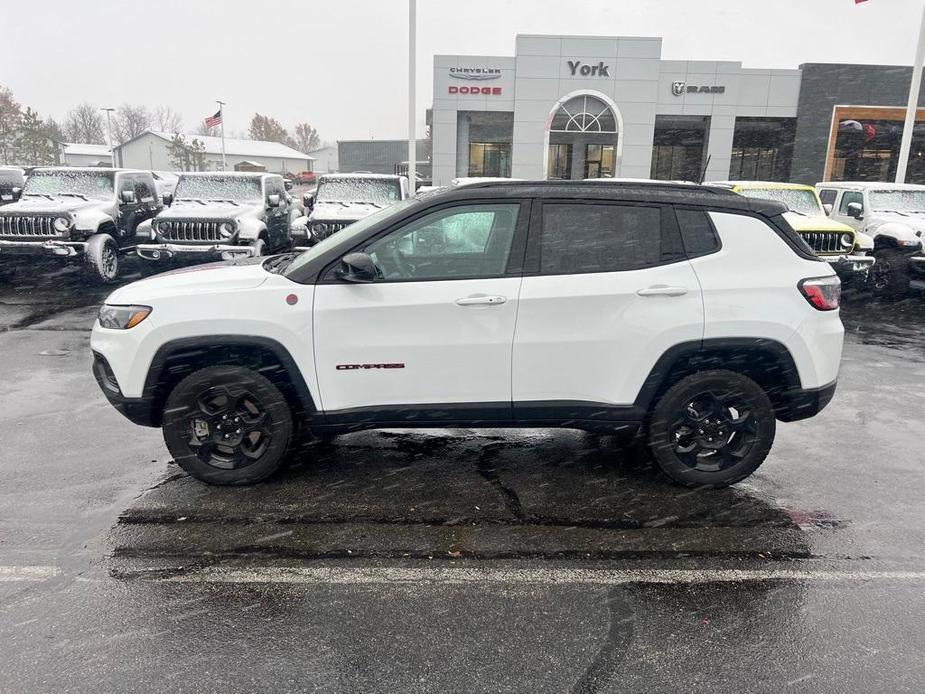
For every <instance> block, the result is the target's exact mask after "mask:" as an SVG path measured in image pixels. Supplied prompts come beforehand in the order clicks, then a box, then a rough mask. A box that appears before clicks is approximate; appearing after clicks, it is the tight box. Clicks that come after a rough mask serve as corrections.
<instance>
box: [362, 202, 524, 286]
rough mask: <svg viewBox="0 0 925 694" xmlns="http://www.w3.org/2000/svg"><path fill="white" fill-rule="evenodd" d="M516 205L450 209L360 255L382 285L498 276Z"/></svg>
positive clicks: (514, 223)
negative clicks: (367, 257)
mask: <svg viewBox="0 0 925 694" xmlns="http://www.w3.org/2000/svg"><path fill="white" fill-rule="evenodd" d="M519 208H520V206H519V204H510V203H508V204H498V205H491V204H489V205H466V206H461V207H451V208H449V209H445V210H440V211H437V212H434V213H432V214H429V215H426V216H424V217H422V218H420V219H417V220H415V221H413V222H411V223H409V224H407V225H405V226H403V227H401V228H399V229H397V230H395V231H393V232H391V233H390V234H388V235H386V236H385V237H383V238H380V239H377V240H376V241H374V242H373V243H371V244H370V245H368V246H367V247H366V248H365V249H364V250H365V252H366V253H368V254H369V255H370V256H371V257H372V259H373V262H374V263H375V265H376V268H377V271H378V275H379V276H380V278H381V279H383V280H386V281H403V280H442V279H455V278H477V277H497V276H500V275H503V274H504V270H505V268H506V267H507V261H508V257H509V256H510V253H511V243H512V241H513V239H514V229H515V228H516V226H517V213H518V210H519Z"/></svg>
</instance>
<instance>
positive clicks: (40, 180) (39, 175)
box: [23, 171, 114, 200]
mask: <svg viewBox="0 0 925 694" xmlns="http://www.w3.org/2000/svg"><path fill="white" fill-rule="evenodd" d="M113 177H114V174H113V172H112V171H99V172H97V171H34V172H33V173H32V175H31V176H29V178H28V179H27V180H26V185H24V186H23V195H62V194H65V193H73V194H76V195H79V196H82V197H85V198H91V199H93V200H110V199H112V196H113Z"/></svg>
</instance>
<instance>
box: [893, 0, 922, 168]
mask: <svg viewBox="0 0 925 694" xmlns="http://www.w3.org/2000/svg"><path fill="white" fill-rule="evenodd" d="M923 61H925V5H923V7H922V24H921V26H920V27H919V43H918V46H917V47H916V49H915V63H913V64H912V84H910V85H909V101H908V103H907V104H906V122H905V125H903V137H902V141H901V142H900V145H899V160H898V162H897V165H896V182H897V183H905V182H906V168H907V167H908V166H909V150H910V149H912V129H913V128H914V127H915V112H916V109H917V108H918V105H919V87H920V86H921V84H922V62H923Z"/></svg>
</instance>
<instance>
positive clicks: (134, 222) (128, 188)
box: [116, 174, 141, 240]
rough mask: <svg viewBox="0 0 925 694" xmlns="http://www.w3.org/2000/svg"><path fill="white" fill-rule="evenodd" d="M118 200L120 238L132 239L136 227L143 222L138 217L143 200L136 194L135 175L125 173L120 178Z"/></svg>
mask: <svg viewBox="0 0 925 694" xmlns="http://www.w3.org/2000/svg"><path fill="white" fill-rule="evenodd" d="M125 194H128V195H125ZM116 201H117V203H118V205H119V239H120V240H121V239H126V238H128V239H132V238H134V236H135V227H136V226H138V224H139V222H141V219H139V218H138V217H139V210H140V209H141V200H140V199H139V198H138V196H137V195H136V194H135V176H133V175H131V174H123V175H122V176H121V177H120V178H119V185H118V193H117V198H116Z"/></svg>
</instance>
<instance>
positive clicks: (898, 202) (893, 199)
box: [870, 190, 925, 212]
mask: <svg viewBox="0 0 925 694" xmlns="http://www.w3.org/2000/svg"><path fill="white" fill-rule="evenodd" d="M870 206H871V207H872V208H874V209H875V210H896V211H897V212H925V190H872V191H870Z"/></svg>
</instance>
